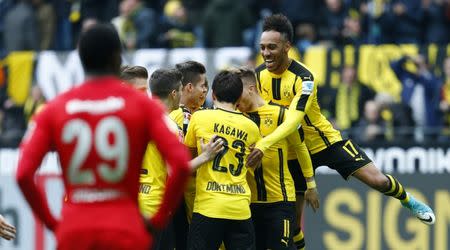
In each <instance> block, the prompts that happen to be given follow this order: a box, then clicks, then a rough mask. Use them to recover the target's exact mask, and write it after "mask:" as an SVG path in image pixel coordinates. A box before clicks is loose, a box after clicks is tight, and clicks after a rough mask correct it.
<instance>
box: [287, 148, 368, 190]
mask: <svg viewBox="0 0 450 250" xmlns="http://www.w3.org/2000/svg"><path fill="white" fill-rule="evenodd" d="M311 160H312V164H313V168H314V171H315V170H316V168H318V167H320V166H328V167H329V168H331V169H334V170H336V171H337V172H338V173H339V174H340V175H341V176H342V178H344V179H345V180H348V178H349V176H351V175H352V174H353V173H354V172H356V170H358V169H360V168H362V167H364V166H366V165H367V164H369V163H371V162H372V160H370V159H369V157H367V155H366V153H364V151H363V150H362V149H361V148H360V147H359V146H358V144H356V143H353V142H352V141H351V140H342V141H338V142H336V143H334V144H333V145H331V146H330V147H328V148H326V149H324V150H322V151H320V152H318V153H315V154H312V155H311ZM288 165H289V171H290V172H291V175H292V178H293V179H294V183H295V191H296V193H297V194H302V193H303V192H305V190H306V181H305V177H303V173H302V171H301V168H300V165H299V163H298V161H297V160H289V161H288Z"/></svg>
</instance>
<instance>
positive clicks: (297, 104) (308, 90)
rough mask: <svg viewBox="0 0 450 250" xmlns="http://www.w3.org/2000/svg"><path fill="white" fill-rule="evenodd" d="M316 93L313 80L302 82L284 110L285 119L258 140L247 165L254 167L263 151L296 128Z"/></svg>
mask: <svg viewBox="0 0 450 250" xmlns="http://www.w3.org/2000/svg"><path fill="white" fill-rule="evenodd" d="M316 94H317V87H316V86H315V84H314V82H312V81H308V82H304V83H302V91H300V92H299V93H297V95H296V96H295V97H294V99H293V100H292V102H291V105H290V106H289V110H288V111H287V112H286V119H285V120H284V122H283V123H281V125H280V126H279V127H278V128H277V129H275V131H273V132H272V133H271V134H270V135H268V136H266V137H264V138H263V139H261V140H259V141H258V142H257V143H256V145H255V148H254V149H253V150H252V152H251V153H250V155H249V156H248V159H247V166H248V167H255V166H258V165H259V164H260V163H261V160H262V157H263V153H264V152H265V151H266V150H267V149H268V148H269V147H271V146H272V145H273V144H275V143H277V142H278V141H280V140H282V139H284V138H286V137H287V136H289V135H290V134H292V133H294V132H295V130H297V129H298V127H299V126H300V124H301V122H302V121H303V118H304V117H305V114H306V112H307V111H308V110H309V109H310V107H311V104H312V102H313V99H314V98H315V95H316Z"/></svg>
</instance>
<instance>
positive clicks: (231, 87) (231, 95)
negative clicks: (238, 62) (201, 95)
mask: <svg viewBox="0 0 450 250" xmlns="http://www.w3.org/2000/svg"><path fill="white" fill-rule="evenodd" d="M242 90H243V84H242V80H241V78H240V77H239V75H238V74H236V73H235V72H232V71H227V70H224V71H221V72H219V74H217V75H216V77H214V81H213V84H212V92H213V94H214V95H215V96H216V98H217V100H218V101H219V102H227V103H232V104H236V102H237V101H238V100H239V98H240V97H241V95H242Z"/></svg>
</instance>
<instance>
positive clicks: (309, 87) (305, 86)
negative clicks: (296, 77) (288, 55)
mask: <svg viewBox="0 0 450 250" xmlns="http://www.w3.org/2000/svg"><path fill="white" fill-rule="evenodd" d="M313 89H314V82H313V81H303V83H302V94H304V95H310V94H311V93H312V92H313Z"/></svg>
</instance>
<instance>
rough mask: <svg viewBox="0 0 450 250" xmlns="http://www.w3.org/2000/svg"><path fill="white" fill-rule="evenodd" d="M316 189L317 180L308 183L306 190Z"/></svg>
mask: <svg viewBox="0 0 450 250" xmlns="http://www.w3.org/2000/svg"><path fill="white" fill-rule="evenodd" d="M316 187H317V185H316V181H315V180H312V181H307V182H306V188H307V189H312V188H316Z"/></svg>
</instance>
